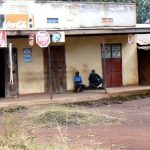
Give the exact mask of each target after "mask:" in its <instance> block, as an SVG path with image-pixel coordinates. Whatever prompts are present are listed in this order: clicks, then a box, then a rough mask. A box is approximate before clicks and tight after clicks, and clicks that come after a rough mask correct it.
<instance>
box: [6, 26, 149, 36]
mask: <svg viewBox="0 0 150 150" xmlns="http://www.w3.org/2000/svg"><path fill="white" fill-rule="evenodd" d="M41 30H44V31H48V32H49V33H52V32H54V31H64V32H65V35H96V34H97V35H98V34H131V33H132V34H147V33H150V27H148V28H142V27H93V28H72V29H37V30H7V35H8V36H17V35H18V36H27V35H29V33H31V32H32V33H35V34H36V33H37V32H38V31H41Z"/></svg>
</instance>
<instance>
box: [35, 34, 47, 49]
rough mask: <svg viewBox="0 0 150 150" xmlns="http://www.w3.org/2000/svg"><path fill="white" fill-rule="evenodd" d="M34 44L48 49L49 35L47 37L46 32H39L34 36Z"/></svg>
mask: <svg viewBox="0 0 150 150" xmlns="http://www.w3.org/2000/svg"><path fill="white" fill-rule="evenodd" d="M36 43H37V44H38V45H39V46H40V47H48V45H49V44H50V35H49V33H48V32H46V31H39V32H38V33H37V34H36Z"/></svg>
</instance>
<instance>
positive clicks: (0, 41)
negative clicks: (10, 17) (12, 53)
mask: <svg viewBox="0 0 150 150" xmlns="http://www.w3.org/2000/svg"><path fill="white" fill-rule="evenodd" d="M0 47H7V36H6V31H0Z"/></svg>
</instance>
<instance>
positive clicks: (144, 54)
mask: <svg viewBox="0 0 150 150" xmlns="http://www.w3.org/2000/svg"><path fill="white" fill-rule="evenodd" d="M138 73H139V84H140V85H150V50H138Z"/></svg>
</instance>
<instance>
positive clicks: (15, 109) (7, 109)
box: [0, 106, 27, 115]
mask: <svg viewBox="0 0 150 150" xmlns="http://www.w3.org/2000/svg"><path fill="white" fill-rule="evenodd" d="M26 109H27V108H26V107H24V106H16V107H2V108H0V114H1V115H2V114H4V113H14V112H22V111H24V110H26Z"/></svg>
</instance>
